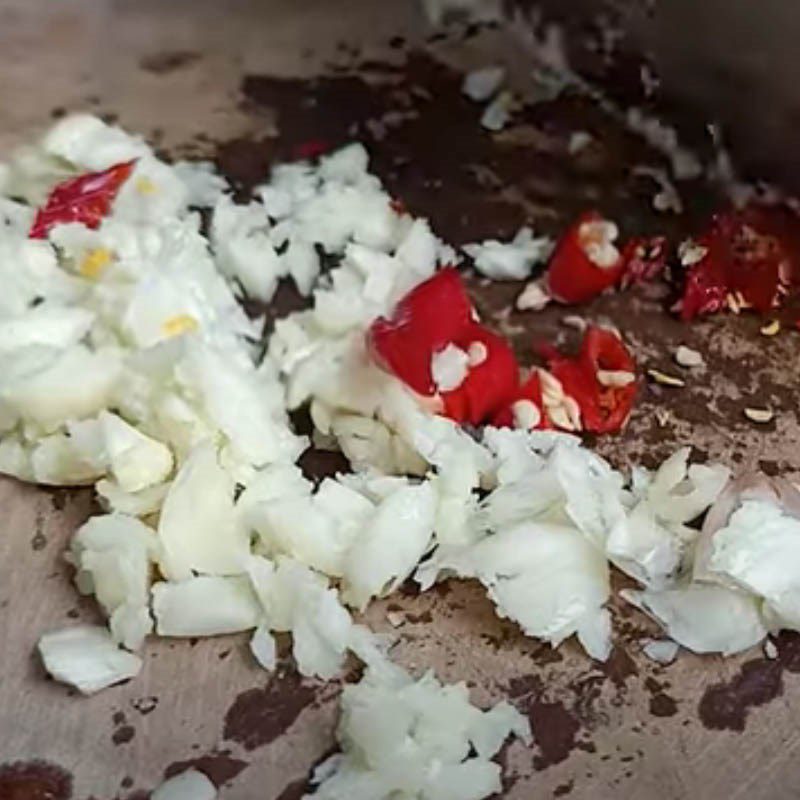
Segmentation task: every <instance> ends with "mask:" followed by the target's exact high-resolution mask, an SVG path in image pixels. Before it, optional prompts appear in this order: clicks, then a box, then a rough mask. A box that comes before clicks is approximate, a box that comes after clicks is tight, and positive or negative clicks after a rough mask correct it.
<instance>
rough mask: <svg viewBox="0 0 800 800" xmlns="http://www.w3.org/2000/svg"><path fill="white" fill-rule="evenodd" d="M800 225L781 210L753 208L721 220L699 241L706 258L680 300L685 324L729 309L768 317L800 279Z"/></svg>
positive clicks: (693, 269)
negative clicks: (747, 310) (741, 308)
mask: <svg viewBox="0 0 800 800" xmlns="http://www.w3.org/2000/svg"><path fill="white" fill-rule="evenodd" d="M798 231H800V226H798V221H797V219H796V217H794V215H792V214H790V213H789V212H787V211H785V210H783V209H780V208H777V207H775V208H772V207H769V208H768V207H766V206H757V205H751V206H747V207H745V208H743V209H741V210H734V211H727V212H724V213H721V214H718V215H716V216H715V217H714V218H713V219H712V221H711V224H710V225H709V227H708V228H707V230H706V231H705V232H704V233H703V234H702V235H701V236H699V237H698V238H697V239H696V244H697V245H698V246H699V247H702V248H704V249H705V254H704V255H703V256H702V257H701V258H700V259H699V260H698V261H697V262H696V263H694V264H692V265H690V266H689V267H688V268H687V272H686V282H685V284H684V290H683V296H682V298H681V301H680V312H681V316H682V317H683V319H685V320H689V319H692V318H693V317H696V316H698V315H700V314H710V313H714V312H715V311H719V310H721V309H722V308H724V307H725V306H726V305H728V298H729V296H730V297H732V298H733V303H734V305H736V306H741V307H744V308H754V309H755V310H756V311H759V312H761V313H766V312H768V311H770V310H771V309H773V308H775V307H777V306H778V305H779V304H780V300H781V296H782V295H783V294H785V293H787V292H788V291H789V288H790V287H791V286H792V285H793V284H795V283H796V282H797V280H798V276H800V233H799V232H798Z"/></svg>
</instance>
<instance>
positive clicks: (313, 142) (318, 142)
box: [292, 139, 331, 161]
mask: <svg viewBox="0 0 800 800" xmlns="http://www.w3.org/2000/svg"><path fill="white" fill-rule="evenodd" d="M330 149H331V146H330V143H329V142H326V141H325V140H324V139H309V140H308V141H307V142H300V144H296V145H295V146H294V147H293V148H292V156H293V157H294V158H296V159H298V160H300V161H309V160H311V159H312V158H319V157H320V156H322V155H325V153H327V152H328V151H329V150H330Z"/></svg>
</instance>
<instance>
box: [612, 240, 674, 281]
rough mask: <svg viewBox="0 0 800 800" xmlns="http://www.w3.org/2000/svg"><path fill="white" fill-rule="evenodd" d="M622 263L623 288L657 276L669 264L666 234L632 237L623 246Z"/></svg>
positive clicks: (621, 279)
mask: <svg viewBox="0 0 800 800" xmlns="http://www.w3.org/2000/svg"><path fill="white" fill-rule="evenodd" d="M622 263H623V268H622V277H621V278H620V281H619V285H620V287H621V288H622V289H627V288H628V287H629V286H632V285H633V284H635V283H645V282H647V281H651V280H653V278H657V277H658V276H659V275H660V274H661V273H662V272H663V271H664V268H665V267H666V265H667V238H666V236H651V237H636V238H634V239H630V240H629V241H628V242H627V243H626V245H625V247H623V248H622Z"/></svg>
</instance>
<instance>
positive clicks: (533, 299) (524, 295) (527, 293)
mask: <svg viewBox="0 0 800 800" xmlns="http://www.w3.org/2000/svg"><path fill="white" fill-rule="evenodd" d="M552 299H553V298H552V297H550V295H549V294H547V292H546V291H545V290H544V288H543V287H542V284H541V283H540V282H539V281H531V282H530V283H529V284H528V285H527V286H526V287H525V288H524V289H523V290H522V292H520V294H519V295H518V297H517V299H516V302H515V305H516V307H517V309H518V310H519V311H541V310H542V309H543V308H544V307H545V306H547V305H549V303H550V302H551V301H552Z"/></svg>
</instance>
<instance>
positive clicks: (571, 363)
mask: <svg viewBox="0 0 800 800" xmlns="http://www.w3.org/2000/svg"><path fill="white" fill-rule="evenodd" d="M548 366H549V368H550V372H552V374H553V376H554V377H555V378H558V380H559V381H561V385H562V386H563V387H564V392H565V393H566V394H568V395H570V396H571V397H573V398H574V399H575V401H576V402H577V404H578V407H579V408H580V410H581V421H582V423H583V428H584V430H587V431H591V432H592V433H613V432H616V431H619V430H621V429H622V428H623V427H624V425H625V423H626V422H627V420H628V417H629V415H630V412H631V408H632V406H633V400H634V397H635V396H636V383H635V381H634V382H631V383H628V384H627V385H624V386H617V385H606V384H604V383H602V382H601V380H600V378H599V376H598V373H603V372H604V373H632V374H635V363H634V360H633V357H632V356H631V354H630V352H629V351H628V349H627V348H626V347H625V345H624V344H623V342H622V340H621V339H620V338H619V337H618V336H617V335H616V334H615V333H612V332H611V331H608V330H606V329H604V328H598V327H596V326H590V327H589V328H587V330H586V333H585V334H584V337H583V342H582V343H581V349H580V353H579V354H578V355H577V356H576V357H575V358H570V357H568V356H563V355H561V354H559V353H557V352H556V354H553V352H552V351H550V356H549V357H548Z"/></svg>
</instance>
